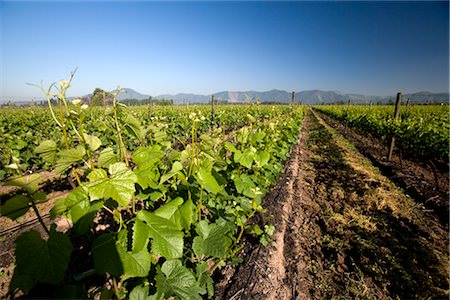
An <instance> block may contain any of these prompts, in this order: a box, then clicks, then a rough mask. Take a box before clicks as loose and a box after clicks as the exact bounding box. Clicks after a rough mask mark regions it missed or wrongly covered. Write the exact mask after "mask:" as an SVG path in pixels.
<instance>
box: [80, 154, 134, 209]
mask: <svg viewBox="0 0 450 300" xmlns="http://www.w3.org/2000/svg"><path fill="white" fill-rule="evenodd" d="M108 172H109V174H110V177H109V178H108V176H107V174H106V171H105V170H103V169H95V170H94V171H92V172H91V173H90V174H89V175H88V176H87V177H88V179H89V181H90V184H89V196H90V197H91V200H97V199H107V198H112V199H113V200H116V201H117V202H118V203H119V204H120V205H122V206H127V205H128V204H129V203H130V200H131V198H132V197H133V195H134V192H135V187H134V184H135V183H136V182H137V177H136V175H135V174H134V173H133V171H131V170H130V169H129V168H128V167H127V166H126V165H125V163H123V162H118V163H115V164H112V165H110V166H109V170H108Z"/></svg>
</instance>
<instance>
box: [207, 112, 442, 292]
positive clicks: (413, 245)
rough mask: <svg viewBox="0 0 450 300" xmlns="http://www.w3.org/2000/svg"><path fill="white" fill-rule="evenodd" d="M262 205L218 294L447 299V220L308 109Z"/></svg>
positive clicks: (218, 289) (224, 277)
mask: <svg viewBox="0 0 450 300" xmlns="http://www.w3.org/2000/svg"><path fill="white" fill-rule="evenodd" d="M265 208H266V209H267V212H266V214H265V215H264V216H263V217H262V220H258V221H259V222H263V223H264V222H266V221H268V220H270V221H271V222H272V223H273V224H274V225H275V227H276V233H275V234H274V236H273V242H272V243H271V244H270V245H268V246H266V247H264V246H260V245H257V244H256V243H255V242H254V241H252V240H251V238H248V239H247V245H246V247H245V248H244V251H243V252H242V253H241V255H242V257H243V258H244V263H243V264H241V265H240V266H239V267H237V268H236V269H233V268H231V267H229V268H225V269H224V270H223V274H222V276H223V279H222V281H221V282H220V283H219V284H218V285H217V286H216V299H331V298H333V299H343V298H345V299H353V298H358V299H359V298H364V299H390V298H394V299H395V298H415V299H417V298H421V299H423V298H445V299H448V295H449V258H448V254H449V253H448V232H447V227H446V225H445V224H443V223H442V222H441V221H440V220H439V219H438V218H437V217H436V214H434V213H433V212H431V211H429V210H427V209H424V207H423V205H421V204H420V203H418V202H416V199H414V198H412V197H410V196H407V195H405V193H404V192H403V191H402V190H401V189H400V188H399V187H397V186H396V185H395V184H394V183H393V182H392V181H391V180H390V179H388V178H387V177H385V176H383V175H382V174H381V172H380V170H379V169H377V168H376V167H374V166H373V165H372V163H371V162H370V160H369V159H367V158H366V157H364V156H363V155H362V154H361V153H360V152H359V151H358V150H357V149H356V148H355V147H354V146H353V144H351V143H350V142H349V141H348V140H346V139H345V138H344V137H343V136H342V135H340V134H339V133H338V132H337V131H336V130H334V129H333V128H331V127H329V126H328V125H327V124H326V123H325V122H324V121H323V120H322V119H321V118H320V117H319V116H318V115H316V114H315V113H313V112H312V111H311V110H310V111H309V112H308V114H307V115H306V117H305V120H304V125H303V129H302V132H301V134H300V136H299V143H298V144H297V145H296V146H295V147H294V148H293V150H292V155H291V159H290V162H289V167H288V168H287V170H286V172H285V173H284V174H283V175H282V176H281V178H280V180H279V182H278V183H277V185H276V187H275V188H274V190H273V191H272V192H271V193H270V194H269V195H268V196H267V197H266V199H265Z"/></svg>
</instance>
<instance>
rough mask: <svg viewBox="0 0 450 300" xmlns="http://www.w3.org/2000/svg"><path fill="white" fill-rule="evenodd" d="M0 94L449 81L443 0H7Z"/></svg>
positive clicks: (387, 86)
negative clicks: (58, 88) (58, 84)
mask: <svg viewBox="0 0 450 300" xmlns="http://www.w3.org/2000/svg"><path fill="white" fill-rule="evenodd" d="M0 19H1V23H0V24H1V25H0V26H1V41H0V43H1V50H0V51H1V65H0V68H1V80H0V100H8V99H13V100H19V99H27V98H28V99H29V98H31V97H40V93H39V91H38V90H37V89H36V88H34V87H31V86H28V85H26V82H32V83H38V82H40V81H41V80H42V81H43V83H44V85H49V84H50V83H51V82H53V81H59V80H60V79H63V78H65V77H67V76H68V74H69V72H70V71H71V70H73V69H75V67H78V71H77V74H76V76H75V79H74V81H73V85H72V86H73V87H72V89H71V92H70V93H69V94H71V95H85V94H88V93H90V92H92V91H93V90H94V89H95V88H96V87H100V88H103V89H106V90H112V89H114V88H115V87H116V86H117V85H120V86H122V87H129V88H133V89H135V90H137V91H139V92H141V93H144V94H150V95H154V96H156V95H159V94H165V93H179V92H184V93H198V94H210V93H214V92H218V91H223V90H257V91H265V90H270V89H285V90H288V91H290V90H296V91H301V90H309V89H322V90H338V91H341V92H346V93H349V92H351V93H362V94H367V95H392V94H394V93H395V92H397V91H403V92H417V91H423V90H427V91H432V92H446V91H448V88H449V4H448V2H446V1H443V2H431V1H427V2H406V1H401V2H387V1H384V2H371V1H364V2H350V1H349V2H295V1H291V2H279V1H276V2H259V1H251V2H217V1H212V2H208V1H205V2H189V1H183V2H151V1H135V2H128V3H126V2H118V1H115V2H107V1H102V2H79V1H78V2H76V1H75V2H58V1H51V2H38V1H21V2H15V1H1V0H0Z"/></svg>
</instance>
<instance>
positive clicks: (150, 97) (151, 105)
mask: <svg viewBox="0 0 450 300" xmlns="http://www.w3.org/2000/svg"><path fill="white" fill-rule="evenodd" d="M152 111H153V99H152V96H149V97H148V117H149V118H150V117H151V116H152Z"/></svg>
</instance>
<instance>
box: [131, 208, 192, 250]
mask: <svg viewBox="0 0 450 300" xmlns="http://www.w3.org/2000/svg"><path fill="white" fill-rule="evenodd" d="M137 218H138V219H139V220H141V221H144V222H145V223H146V224H147V226H148V227H149V228H150V237H151V238H152V239H153V243H152V252H153V253H154V254H156V255H159V256H164V257H165V258H167V259H170V258H180V257H181V256H182V255H183V245H184V241H183V236H184V235H183V232H181V231H180V230H179V229H178V228H177V226H176V225H175V224H174V223H173V222H171V221H169V220H167V219H164V218H161V217H160V216H157V215H154V214H151V213H149V212H147V211H142V210H141V211H139V212H138V213H137Z"/></svg>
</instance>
